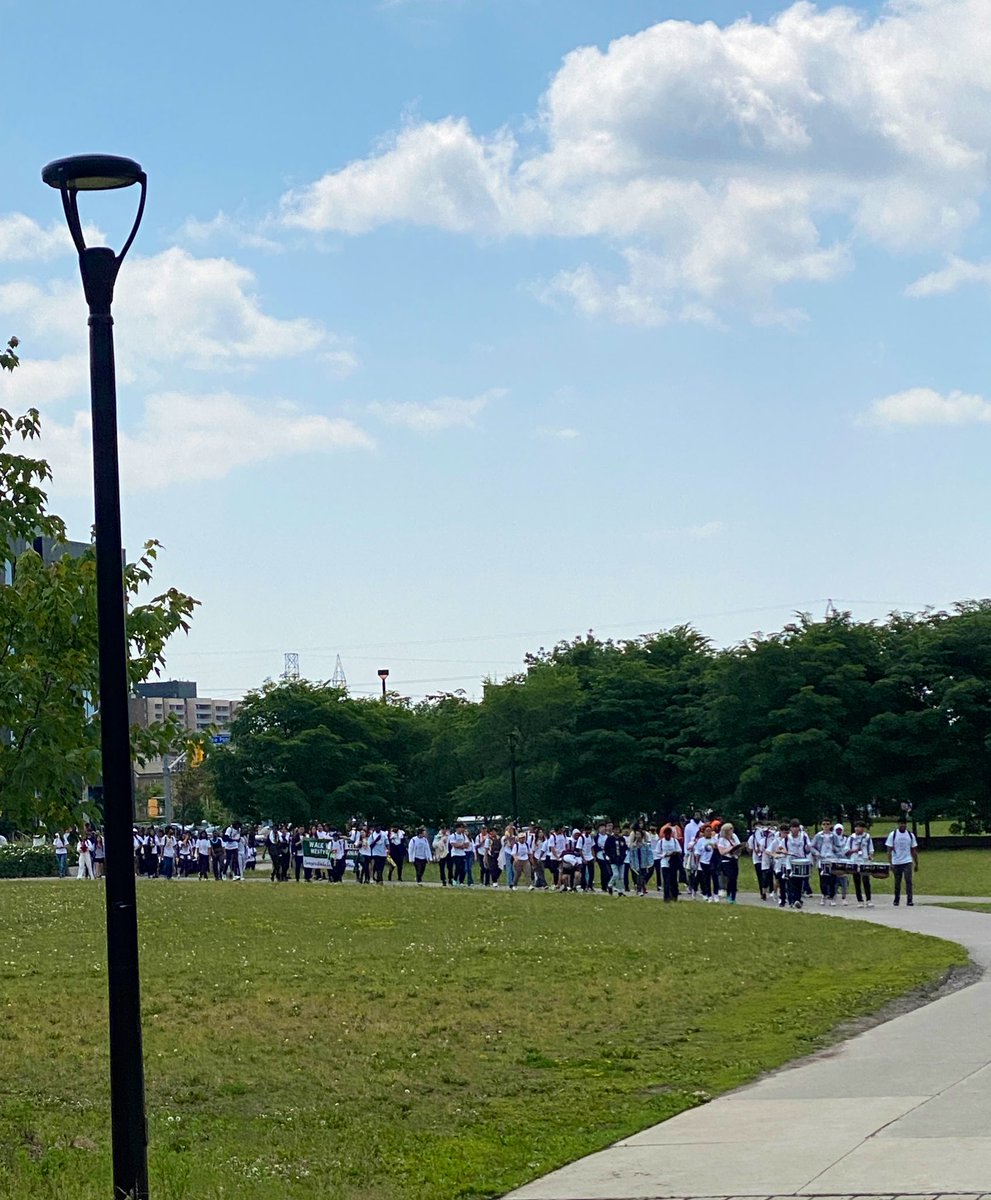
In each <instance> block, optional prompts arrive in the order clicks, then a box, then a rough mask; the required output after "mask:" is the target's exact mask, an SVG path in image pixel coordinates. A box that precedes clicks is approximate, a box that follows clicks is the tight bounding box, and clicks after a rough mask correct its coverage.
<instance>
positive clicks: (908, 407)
mask: <svg viewBox="0 0 991 1200" xmlns="http://www.w3.org/2000/svg"><path fill="white" fill-rule="evenodd" d="M988 421H991V401H988V400H985V399H984V397H983V396H975V395H969V394H967V393H965V392H950V393H949V395H946V396H943V395H941V394H940V393H939V392H935V391H933V390H932V388H908V389H907V390H906V391H904V392H896V393H895V394H894V395H891V396H885V397H884V398H883V399H881V400H875V401H874V403H873V404H872V405H871V406H870V408H869V409H868V410H867V412H866V413H865V414H864V415H863V416H862V417H861V418H860V424H864V425H887V426H899V425H972V424H975V423H986V422H988Z"/></svg>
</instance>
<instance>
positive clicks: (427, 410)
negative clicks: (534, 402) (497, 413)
mask: <svg viewBox="0 0 991 1200" xmlns="http://www.w3.org/2000/svg"><path fill="white" fill-rule="evenodd" d="M505 394H506V393H505V390H504V389H503V388H489V390H488V391H487V392H482V393H481V394H480V395H478V396H472V397H470V398H467V399H462V398H460V397H458V396H440V397H439V398H438V399H436V400H431V401H429V402H426V403H419V402H417V401H406V402H389V403H383V402H378V403H375V404H370V405H369V406H368V411H369V412H370V413H372V414H373V415H374V416H376V417H381V418H382V420H383V421H387V422H388V423H389V424H390V425H403V426H405V427H406V428H407V429H412V430H414V431H415V432H416V433H439V432H440V431H441V430H443V429H470V428H472V427H473V426H474V424H475V418H476V417H477V416H478V415H479V414H480V413H481V412H482V411H483V409H485V408H487V407H488V405H489V404H490V402H491V401H493V400H497V399H499V397H500V396H504V395H505Z"/></svg>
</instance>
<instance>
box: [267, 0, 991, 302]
mask: <svg viewBox="0 0 991 1200" xmlns="http://www.w3.org/2000/svg"><path fill="white" fill-rule="evenodd" d="M989 25H991V0H897V2H892V3H891V4H889V5H888V6H887V7H886V8H885V9H884V10H883V11H882V13H881V14H880V16H878V17H877V18H876V19H873V20H870V19H867V18H865V17H864V16H863V15H862V14H858V13H857V12H856V11H854V10H853V9H851V8H845V7H834V8H828V9H818V8H816V7H815V6H814V5H813V4H810V3H805V2H802V3H797V4H794V5H792V6H791V7H790V8H788V9H786V10H785V11H783V12H781V13H780V14H778V15H777V16H775V17H773V18H772V19H771V20H769V21H768V22H766V23H762V22H756V21H753V20H751V19H749V18H748V19H744V20H740V21H737V22H735V23H733V24H731V25H728V26H726V27H723V28H720V27H718V26H717V25H715V24H713V23H712V22H705V23H699V24H696V23H692V22H688V21H665V22H662V23H661V24H658V25H655V26H653V27H651V28H649V29H645V30H643V31H642V32H640V33H636V34H633V35H631V36H628V37H622V38H619V39H617V40H616V41H614V42H612V43H611V44H610V45H609V46H608V47H606V48H605V49H599V48H597V47H583V48H580V49H577V50H575V51H573V52H572V53H570V54H569V55H567V57H566V58H565V59H564V61H563V63H562V65H561V67H560V69H559V70H558V71H557V73H556V74H555V75H554V77H553V78H552V80H551V83H550V86H549V87H548V89H547V91H546V92H545V94H544V95H543V97H542V98H541V100H540V104H539V113H538V119H537V122H536V124H537V129H538V137H537V140H536V144H535V145H533V144H531V143H530V141H527V142H526V144H524V143H523V142H522V141H521V140H520V139H519V138H518V137H517V136H516V135H515V134H514V133H513V132H512V131H511V130H508V129H501V130H497V131H495V132H493V133H489V134H479V133H476V132H474V131H473V130H472V129H471V128H470V126H469V124H468V122H467V121H466V120H465V119H463V118H458V117H456V116H452V117H447V118H445V119H443V120H440V121H434V122H420V123H415V124H410V125H408V126H406V127H405V128H403V129H402V130H400V132H399V133H398V134H396V135H395V136H394V137H393V138H392V139H391V140H390V141H389V142H387V143H385V144H383V145H382V146H381V147H380V148H379V149H378V150H377V151H376V152H375V153H373V154H372V155H370V156H369V157H368V158H365V159H363V160H360V161H356V162H352V163H349V164H347V165H345V166H344V167H342V168H341V169H339V170H335V171H331V172H329V173H328V174H326V175H324V176H323V177H322V178H321V179H319V180H317V181H315V182H314V183H313V184H311V185H310V186H308V187H304V188H301V189H297V190H295V191H292V192H289V193H287V194H286V195H285V196H284V197H283V201H282V210H281V216H282V220H283V222H284V223H285V224H286V225H289V226H292V227H296V228H301V229H305V230H309V231H314V232H315V231H325V230H337V231H341V232H345V233H352V234H355V233H363V232H365V231H368V230H370V229H374V228H376V227H377V226H380V225H383V224H386V223H389V222H405V223H410V224H417V225H427V226H432V227H436V228H440V229H444V230H447V231H450V232H453V233H469V234H474V235H476V236H481V237H491V236H505V235H526V236H554V237H574V238H577V237H594V238H599V239H601V240H603V241H604V242H605V243H606V244H607V245H608V246H609V247H610V248H614V249H616V250H618V251H619V252H620V256H621V259H620V262H621V264H622V265H625V277H624V278H621V279H620V280H618V281H616V280H613V279H610V278H608V277H607V276H602V275H601V274H600V271H599V267H598V265H594V264H589V263H584V264H583V263H576V264H575V267H574V269H572V270H570V271H565V272H563V273H562V274H561V275H559V276H558V277H557V278H556V279H555V280H552V281H550V282H549V283H548V284H546V286H545V288H544V291H543V294H544V295H545V296H547V297H549V298H550V297H557V298H559V299H560V298H562V297H563V298H567V299H569V300H570V301H571V302H572V303H574V304H575V305H576V307H577V308H578V309H579V311H582V312H584V313H586V314H588V315H589V316H602V317H607V318H609V319H613V320H621V321H628V322H632V323H635V324H640V325H656V324H659V323H661V322H662V321H665V320H668V319H671V318H672V317H675V318H679V319H702V320H710V319H712V306H714V305H717V304H718V305H720V306H725V305H728V304H729V305H732V304H736V305H740V306H743V307H746V308H747V309H748V310H749V311H751V312H754V313H757V314H759V315H763V316H765V317H766V316H767V315H769V314H770V315H772V316H773V310H774V307H775V299H774V298H775V294H776V292H777V291H778V289H779V288H781V287H782V286H783V285H787V284H792V283H802V282H815V283H819V282H824V281H827V280H830V279H833V278H835V277H837V276H838V275H840V274H841V273H842V272H843V271H845V270H847V269H849V266H850V264H851V247H852V246H855V245H856V242H857V241H858V240H860V239H862V240H865V241H869V242H872V243H874V244H877V245H880V246H882V247H884V248H886V249H888V250H890V251H893V252H905V251H909V250H911V251H915V250H918V249H920V248H941V247H942V248H946V249H950V248H952V247H953V245H954V244H955V243H956V241H957V239H958V238H959V237H960V235H961V233H962V232H963V231H964V230H966V229H967V228H968V227H969V226H970V225H971V224H972V223H973V222H974V221H975V219H976V218H977V215H978V211H979V204H980V202H981V199H982V198H983V197H984V196H985V194H986V191H987V185H988V170H987V156H986V147H987V145H988V142H989V140H991V103H989V100H991V95H989V92H991V75H989V73H988V70H987V54H988V43H987V29H988V27H989Z"/></svg>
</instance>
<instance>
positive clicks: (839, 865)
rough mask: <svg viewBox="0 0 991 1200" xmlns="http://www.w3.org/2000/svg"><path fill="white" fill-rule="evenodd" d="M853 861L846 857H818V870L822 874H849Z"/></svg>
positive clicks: (851, 870)
mask: <svg viewBox="0 0 991 1200" xmlns="http://www.w3.org/2000/svg"><path fill="white" fill-rule="evenodd" d="M853 869H854V868H853V863H851V861H850V860H849V859H848V858H820V859H819V870H820V872H821V873H822V874H823V875H850V874H852V872H853Z"/></svg>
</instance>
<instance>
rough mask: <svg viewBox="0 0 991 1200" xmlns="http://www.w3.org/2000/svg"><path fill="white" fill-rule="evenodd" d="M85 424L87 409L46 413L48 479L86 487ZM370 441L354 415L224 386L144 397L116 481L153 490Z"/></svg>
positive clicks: (66, 488)
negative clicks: (54, 416) (267, 400)
mask: <svg viewBox="0 0 991 1200" xmlns="http://www.w3.org/2000/svg"><path fill="white" fill-rule="evenodd" d="M90 430H91V426H90V418H89V414H88V413H87V412H81V411H80V412H77V413H75V414H74V415H73V418H72V420H71V421H69V422H66V423H60V422H58V421H52V420H48V421H46V422H45V425H44V430H43V434H42V452H43V453H44V454H45V455H46V456H47V457H48V459H49V461H50V462H51V465H52V471H53V473H54V477H55V486H56V487H57V488H58V490H59V491H60V492H65V493H67V494H87V493H88V492H89V491H90V489H91V486H92V465H91V432H90ZM373 446H374V442H373V441H372V439H371V438H370V437H369V436H368V434H367V433H365V431H364V430H362V429H361V428H360V427H359V426H358V425H356V424H355V423H354V422H352V421H349V420H345V419H343V418H339V417H327V416H324V415H321V414H318V413H305V412H301V411H299V409H298V408H296V407H295V406H292V405H287V404H282V405H280V406H277V407H276V408H275V409H274V411H273V408H272V406H271V405H269V406H267V407H264V408H263V407H262V406H261V405H259V404H258V403H257V402H253V401H251V400H248V399H246V398H244V397H242V396H237V395H233V394H231V393H230V392H218V393H214V394H208V395H192V394H188V393H181V392H163V393H160V394H157V395H153V396H149V397H148V399H147V401H146V403H145V409H144V414H143V417H142V420H141V421H140V423H139V424H138V426H137V428H136V429H134V430H132V431H130V432H128V431H121V434H120V458H121V480H122V486H123V488H124V490H126V491H130V492H139V491H156V490H159V489H164V488H170V487H174V486H175V485H176V484H183V483H193V482H196V481H198V480H209V479H223V478H224V477H225V476H227V475H229V474H231V472H233V471H235V470H237V469H238V468H240V467H245V466H249V465H251V464H253V463H260V462H265V461H268V460H270V459H274V458H282V457H285V456H290V455H299V454H329V453H335V452H337V451H341V450H368V449H371V448H372V447H373Z"/></svg>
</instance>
